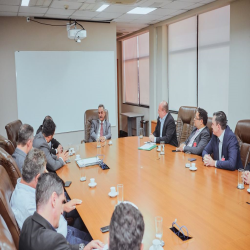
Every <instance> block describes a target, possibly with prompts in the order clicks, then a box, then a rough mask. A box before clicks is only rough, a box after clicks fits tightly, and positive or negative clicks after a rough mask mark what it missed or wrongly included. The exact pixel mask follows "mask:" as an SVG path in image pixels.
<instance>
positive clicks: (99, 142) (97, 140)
mask: <svg viewBox="0 0 250 250" xmlns="http://www.w3.org/2000/svg"><path fill="white" fill-rule="evenodd" d="M96 143H97V146H96V147H97V148H100V147H101V140H100V137H97V138H96Z"/></svg>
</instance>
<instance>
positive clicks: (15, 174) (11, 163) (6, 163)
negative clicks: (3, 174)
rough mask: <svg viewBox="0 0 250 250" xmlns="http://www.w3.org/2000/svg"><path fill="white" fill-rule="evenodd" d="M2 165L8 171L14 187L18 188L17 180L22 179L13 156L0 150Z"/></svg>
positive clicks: (0, 162) (0, 163)
mask: <svg viewBox="0 0 250 250" xmlns="http://www.w3.org/2000/svg"><path fill="white" fill-rule="evenodd" d="M0 165H2V166H3V167H4V168H5V170H6V171H7V173H8V175H9V178H10V180H11V183H12V185H13V187H15V186H16V182H17V179H18V178H19V177H21V173H20V170H19V168H18V166H17V164H16V162H15V160H14V158H12V156H11V155H9V154H8V153H7V152H6V151H5V150H4V149H2V148H0Z"/></svg>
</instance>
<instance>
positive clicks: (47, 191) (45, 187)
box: [36, 172, 64, 208]
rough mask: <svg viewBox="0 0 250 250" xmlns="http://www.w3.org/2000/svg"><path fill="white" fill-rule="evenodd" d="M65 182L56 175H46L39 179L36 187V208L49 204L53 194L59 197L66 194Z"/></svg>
mask: <svg viewBox="0 0 250 250" xmlns="http://www.w3.org/2000/svg"><path fill="white" fill-rule="evenodd" d="M63 188H64V182H63V180H62V179H61V178H60V177H59V176H58V175H57V174H56V173H52V172H51V173H44V174H42V175H41V176H40V177H39V178H38V182H37V185H36V207H37V208H38V207H40V206H43V205H45V204H47V203H48V201H49V199H50V197H51V195H52V194H53V192H56V194H57V195H58V196H59V195H61V194H63V192H64V189H63Z"/></svg>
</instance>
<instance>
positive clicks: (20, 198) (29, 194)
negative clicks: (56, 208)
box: [10, 178, 68, 238]
mask: <svg viewBox="0 0 250 250" xmlns="http://www.w3.org/2000/svg"><path fill="white" fill-rule="evenodd" d="M20 181H21V178H18V180H17V184H16V187H15V190H14V191H13V193H12V196H11V199H10V206H11V209H12V211H13V213H14V215H15V218H16V221H17V224H18V226H19V228H20V230H21V229H22V227H23V223H24V221H25V220H26V219H27V218H28V217H29V216H31V215H33V214H34V212H35V211H36V189H35V188H32V187H30V186H28V185H25V184H23V183H21V182H20ZM56 231H57V232H58V233H60V234H62V235H63V236H64V237H65V238H66V236H67V232H68V231H67V221H66V220H65V219H64V217H63V216H62V215H61V216H60V221H59V227H58V228H57V229H56Z"/></svg>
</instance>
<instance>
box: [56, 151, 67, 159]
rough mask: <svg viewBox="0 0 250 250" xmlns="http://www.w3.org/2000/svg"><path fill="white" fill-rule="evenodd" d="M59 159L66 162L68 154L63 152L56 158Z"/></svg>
mask: <svg viewBox="0 0 250 250" xmlns="http://www.w3.org/2000/svg"><path fill="white" fill-rule="evenodd" d="M60 157H61V158H62V159H63V161H64V162H65V161H67V160H68V158H69V152H66V151H64V152H62V153H59V154H58V158H60Z"/></svg>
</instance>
